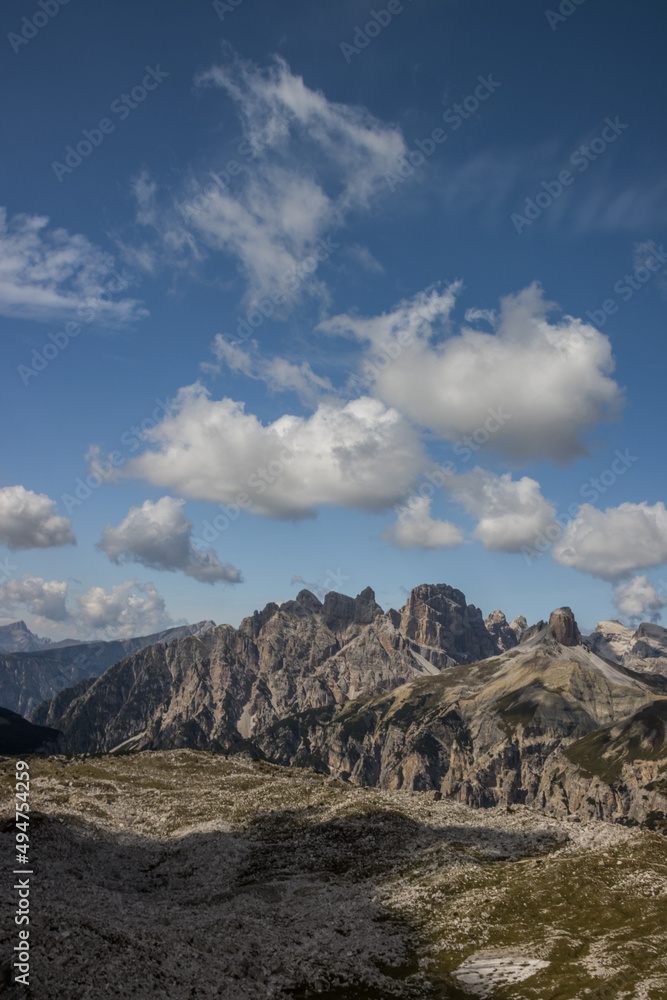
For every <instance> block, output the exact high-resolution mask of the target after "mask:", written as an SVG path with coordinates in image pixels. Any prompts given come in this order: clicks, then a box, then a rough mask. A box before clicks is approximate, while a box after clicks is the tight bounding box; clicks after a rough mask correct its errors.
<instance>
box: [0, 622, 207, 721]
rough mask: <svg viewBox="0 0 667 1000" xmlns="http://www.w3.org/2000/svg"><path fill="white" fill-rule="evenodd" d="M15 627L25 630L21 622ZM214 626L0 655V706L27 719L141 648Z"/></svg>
mask: <svg viewBox="0 0 667 1000" xmlns="http://www.w3.org/2000/svg"><path fill="white" fill-rule="evenodd" d="M17 624H18V625H23V628H24V629H25V625H24V623H23V622H18V623H17ZM12 627H13V626H12ZM214 627H215V622H212V621H203V622H198V623H197V624H196V625H181V626H178V627H176V628H170V629H167V630H166V631H164V632H156V633H155V634H154V635H145V636H140V637H138V638H135V639H117V640H113V641H110V642H102V641H95V642H75V644H74V645H69V646H65V645H62V644H61V643H56V644H54V645H52V646H49V647H48V648H47V649H41V650H36V651H33V652H17V653H0V705H3V706H4V707H5V708H9V709H11V710H12V711H14V712H19V713H20V714H21V715H26V716H29V715H30V714H31V712H32V711H33V709H34V708H36V707H37V705H38V704H39V703H40V702H42V701H44V699H45V698H52V697H53V696H54V695H55V694H57V692H58V691H60V690H62V689H63V688H65V687H68V686H69V685H71V684H76V683H77V682H78V681H80V680H82V679H84V678H86V677H98V676H99V675H100V674H101V673H103V672H104V671H105V670H106V669H107V668H108V667H110V666H111V665H112V664H113V663H117V662H118V660H121V659H122V658H123V657H124V656H128V655H129V654H130V653H134V652H136V651H137V650H138V649H142V648H143V647H144V646H149V645H151V644H152V643H156V642H169V640H171V639H175V638H179V637H180V636H185V635H202V634H204V633H205V632H207V631H208V630H209V629H211V628H214ZM25 631H26V632H28V630H27V629H25ZM29 634H30V635H31V634H32V633H29Z"/></svg>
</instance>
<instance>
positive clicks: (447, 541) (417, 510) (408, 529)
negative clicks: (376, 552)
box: [380, 497, 463, 549]
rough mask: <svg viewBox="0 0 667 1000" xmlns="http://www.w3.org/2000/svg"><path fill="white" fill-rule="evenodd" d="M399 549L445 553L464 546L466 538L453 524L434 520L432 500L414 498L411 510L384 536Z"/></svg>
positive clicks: (382, 536) (401, 515) (383, 535)
mask: <svg viewBox="0 0 667 1000" xmlns="http://www.w3.org/2000/svg"><path fill="white" fill-rule="evenodd" d="M380 538H382V539H383V540H384V541H385V542H391V544H392V545H394V546H395V547H396V548H397V549H445V548H453V547H455V546H457V545H460V544H461V543H462V542H463V535H462V534H461V532H460V531H459V529H458V528H457V527H456V525H455V524H452V523H451V522H450V521H439V520H435V519H434V518H432V517H431V500H429V499H428V497H413V498H412V500H411V501H410V504H409V506H408V507H407V508H406V509H405V510H404V511H403V512H402V513H401V514H400V515H399V517H398V518H397V519H396V521H395V522H394V523H393V524H390V525H388V526H387V527H386V528H385V529H384V530H383V532H382V534H381V535H380Z"/></svg>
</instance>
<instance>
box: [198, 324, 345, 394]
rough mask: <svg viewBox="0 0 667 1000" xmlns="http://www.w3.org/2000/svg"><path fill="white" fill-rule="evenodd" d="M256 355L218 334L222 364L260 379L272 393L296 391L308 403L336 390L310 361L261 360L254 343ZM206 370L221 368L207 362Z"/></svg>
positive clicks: (217, 350)
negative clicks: (314, 368) (315, 369)
mask: <svg viewBox="0 0 667 1000" xmlns="http://www.w3.org/2000/svg"><path fill="white" fill-rule="evenodd" d="M251 346H252V349H253V353H250V352H249V351H244V350H243V348H242V347H239V346H238V345H237V344H230V343H229V342H228V341H226V340H225V339H224V337H223V336H222V335H221V334H217V335H216V337H215V339H214V341H213V344H212V350H213V353H214V354H215V356H216V358H217V359H218V361H219V362H224V363H225V364H226V365H227V367H228V368H229V369H230V370H231V371H233V372H237V373H239V374H242V375H246V376H247V377H248V378H252V379H258V380H260V381H262V382H264V383H266V386H267V388H269V389H270V390H271V391H272V392H288V391H291V392H295V393H296V394H297V395H298V397H299V399H301V400H302V401H303V402H305V403H309V404H312V403H314V402H315V401H316V400H317V398H318V397H319V396H321V395H322V393H323V392H325V393H333V392H334V388H333V386H332V384H331V382H330V381H329V379H328V378H321V377H320V376H319V375H316V374H315V372H314V371H313V369H312V368H311V367H310V365H309V364H308V362H307V361H302V362H301V364H298V365H296V364H294V363H293V362H291V361H288V360H287V359H285V358H279V357H274V358H262V357H260V356H259V355H258V354H257V353H256V348H257V343H256V341H252V342H251ZM202 367H203V368H204V369H205V370H210V369H211V368H212V367H213V368H214V369H219V365H217V366H215V365H214V366H211V365H208V364H207V363H206V362H205V363H204V364H203V365H202Z"/></svg>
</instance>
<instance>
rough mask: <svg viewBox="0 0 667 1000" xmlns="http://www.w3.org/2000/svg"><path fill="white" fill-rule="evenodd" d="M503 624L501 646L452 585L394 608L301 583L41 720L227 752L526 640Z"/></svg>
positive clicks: (80, 744)
mask: <svg viewBox="0 0 667 1000" xmlns="http://www.w3.org/2000/svg"><path fill="white" fill-rule="evenodd" d="M503 623H504V627H503ZM513 624H514V629H516V630H517V631H519V630H521V629H522V627H523V626H522V624H521V623H519V624H518V625H517V624H516V623H513ZM493 628H494V629H495V630H496V631H497V630H498V629H500V633H502V643H498V642H497V640H496V637H495V635H494V632H493V631H490V630H489V629H488V628H487V627H486V626H485V623H484V619H483V617H482V613H481V611H480V610H479V609H478V608H476V607H474V606H473V605H469V604H467V602H466V599H465V595H464V594H462V593H461V591H460V590H455V589H454V588H452V587H448V586H446V585H444V584H440V585H435V586H427V585H424V586H421V587H417V588H415V589H414V590H413V591H412V594H411V595H410V598H409V600H408V602H407V603H406V605H405V607H404V608H402V609H401V610H400V611H394V610H391V611H389V612H387V613H386V614H385V613H384V612H383V611H382V608H381V607H380V606H379V605H378V604H377V603H376V601H375V595H374V593H373V591H372V590H371V589H370V587H368V588H367V589H366V590H364V591H363V592H362V593H361V594H359V595H358V596H357V597H356V598H350V597H346V596H345V595H343V594H337V593H335V592H330V593H328V594H327V595H326V597H325V599H324V602H320V601H319V600H318V598H317V597H315V595H314V594H312V593H310V591H308V590H302V591H301V593H300V594H299V595H298V596H297V598H296V600H294V601H287V602H286V603H285V604H282V605H281V606H280V607H279V606H278V605H277V604H269V605H267V606H266V607H265V608H264V610H263V611H261V612H255V614H254V615H252V616H250V617H249V618H246V619H244V620H243V622H241V625H240V626H239V628H238V629H235V628H232V627H231V626H230V625H220V626H218V627H217V628H214V629H211V630H210V631H208V632H207V633H206V634H205V635H202V636H200V637H198V638H194V637H185V638H182V639H178V640H176V641H172V642H170V643H167V644H164V643H163V644H159V645H153V646H149V647H147V648H146V649H144V650H142V651H141V652H139V653H136V654H134V655H133V656H130V657H127V658H126V659H124V660H122V661H121V662H119V663H117V664H115V665H114V666H113V667H111V668H110V669H109V670H107V671H106V672H105V673H104V674H103V675H102V676H101V677H100V678H99V679H97V680H96V681H94V682H93V683H91V682H89V681H87V682H82V683H81V684H80V685H79V686H78V687H74V688H70V689H67V690H64V691H61V692H60V693H59V694H58V695H57V696H56V697H55V698H54V699H53V700H52V701H51V702H50V703H49V704H44V705H41V706H40V707H39V709H38V710H37V711H35V712H34V713H33V716H32V717H33V721H35V722H39V723H40V724H44V725H50V726H55V727H56V728H58V729H62V730H63V731H64V732H65V734H66V736H67V740H68V745H69V746H70V747H71V749H72V750H74V751H88V752H90V751H95V752H97V751H110V750H114V749H116V748H119V747H124V748H125V749H130V748H132V749H160V748H168V747H179V746H190V747H194V748H196V749H217V750H221V749H227V748H229V747H231V746H233V745H234V744H238V743H240V742H242V741H243V740H247V739H251V738H253V737H254V736H255V735H256V734H258V733H260V732H262V731H264V730H266V729H267V728H268V727H270V726H271V725H273V724H274V723H275V722H276V721H278V720H280V719H283V718H285V717H287V716H291V715H295V714H298V713H300V712H304V711H307V710H309V709H314V708H324V707H334V706H336V705H342V704H344V703H345V702H348V701H350V700H354V699H357V698H360V697H364V696H367V695H374V694H379V693H381V692H385V691H391V690H393V689H394V688H396V687H399V686H400V685H401V684H403V683H404V682H405V681H407V680H411V679H413V678H415V677H419V676H430V675H434V674H438V673H439V672H440V671H441V670H444V669H449V668H451V667H453V666H457V665H460V664H469V663H473V662H475V661H477V660H479V659H480V658H483V657H488V656H491V655H493V654H494V653H496V652H498V651H499V650H500V649H503V648H505V647H506V646H507V644H508V643H509V642H511V640H512V638H513V639H514V643H515V644H516V641H517V639H516V631H514V630H513V629H512V627H509V626H507V623H506V622H505V619H504V616H503V615H502V614H501V613H500V612H495V613H494V620H493ZM500 633H499V634H500Z"/></svg>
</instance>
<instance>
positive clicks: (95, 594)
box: [73, 580, 174, 637]
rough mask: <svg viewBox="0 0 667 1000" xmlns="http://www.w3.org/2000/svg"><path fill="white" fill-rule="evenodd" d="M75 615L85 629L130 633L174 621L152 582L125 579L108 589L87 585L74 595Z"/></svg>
mask: <svg viewBox="0 0 667 1000" xmlns="http://www.w3.org/2000/svg"><path fill="white" fill-rule="evenodd" d="M75 600H76V605H77V611H76V612H75V614H74V616H73V617H75V619H76V620H77V621H78V622H80V623H81V625H82V626H83V628H84V629H86V630H88V631H92V632H105V633H112V634H113V635H114V636H119V637H131V636H135V635H147V634H150V633H152V632H160V631H162V630H163V629H165V628H169V627H170V626H171V625H173V624H174V622H173V620H172V618H171V616H170V615H169V614H168V613H167V609H166V607H165V601H164V598H163V597H162V596H161V595H160V594H159V593H158V592H157V590H156V589H155V586H154V585H153V584H152V583H137V582H136V581H135V580H126V581H125V582H124V583H118V584H115V585H114V586H113V587H112V588H111V590H105V589H104V588H103V587H90V588H89V589H88V590H86V591H84V593H83V594H77V595H76V597H75Z"/></svg>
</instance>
